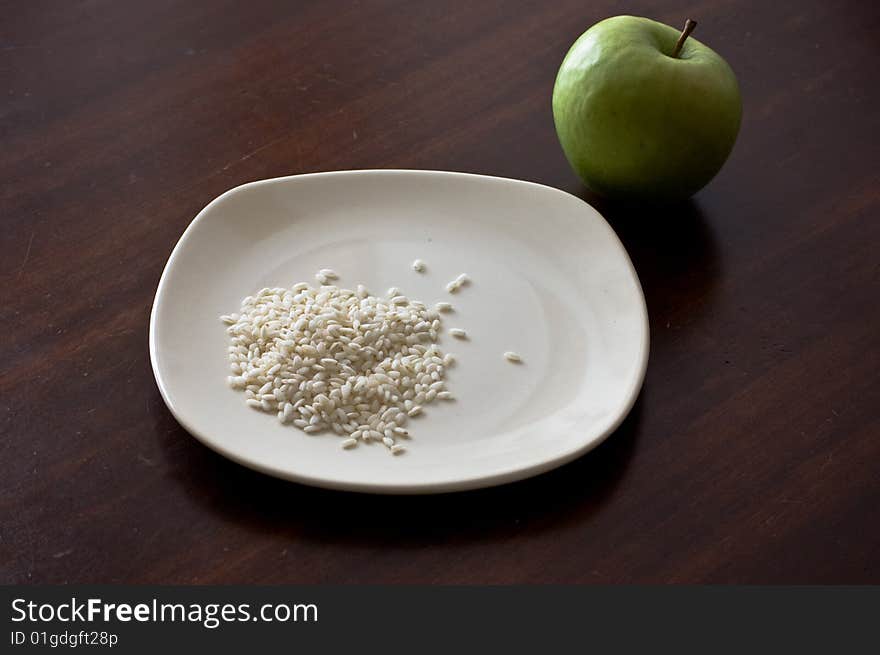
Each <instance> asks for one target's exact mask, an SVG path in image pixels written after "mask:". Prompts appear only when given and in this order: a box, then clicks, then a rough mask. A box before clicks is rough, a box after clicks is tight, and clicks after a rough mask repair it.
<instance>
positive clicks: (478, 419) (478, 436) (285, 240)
mask: <svg viewBox="0 0 880 655" xmlns="http://www.w3.org/2000/svg"><path fill="white" fill-rule="evenodd" d="M416 258H420V259H423V260H424V261H425V262H426V263H427V267H428V268H427V271H426V272H425V273H423V274H419V273H416V272H415V271H413V270H412V267H411V263H412V261H413V260H414V259H416ZM320 268H332V269H335V270H336V271H338V272H339V273H340V275H341V279H340V280H339V281H338V282H336V284H338V285H339V286H343V287H347V288H355V286H356V285H357V284H359V283H360V284H364V285H366V286H367V288H368V289H369V290H370V291H371V292H372V293H374V294H375V295H384V293H385V290H386V289H387V288H388V287H391V286H397V287H400V288H401V289H402V291H403V292H404V293H405V294H406V295H407V296H409V298H411V299H414V300H421V301H423V302H425V303H427V304H431V305H433V303H435V302H437V301H440V300H447V301H450V302H452V303H453V304H454V306H455V312H454V313H451V314H448V315H444V317H443V319H444V320H443V327H444V334H443V335H442V337H441V340H440V342H439V345H440V348H441V349H442V350H443V352H453V353H455V354H456V356H457V359H458V364H457V366H456V367H454V368H451V369H449V371H448V375H447V383H448V386H449V388H450V390H451V391H452V392H453V393H454V394H455V396H456V398H457V400H456V401H455V402H443V403H440V402H436V403H434V404H432V405H430V406H428V407H427V408H426V412H425V415H424V416H422V417H419V418H417V419H414V420H412V421H411V422H410V425H409V426H408V427H409V428H410V430H411V432H412V435H413V438H412V439H411V440H410V441H408V442H407V443H406V444H405V445H406V447H407V452H406V453H404V454H403V455H400V456H396V457H395V456H391V455H390V454H389V453H388V450H387V449H386V448H385V447H384V446H382V445H380V444H378V445H372V446H370V445H361V446H359V447H358V448H355V449H353V450H350V451H343V450H342V449H341V448H340V441H341V438H340V437H338V436H337V435H335V434H332V433H327V434H323V435H319V436H311V435H306V434H304V433H303V432H301V431H300V430H298V429H297V428H294V427H292V426H289V425H288V426H285V425H282V424H281V423H280V422H279V421H278V420H277V419H276V417H275V416H273V415H271V414H265V413H262V412H259V411H255V410H253V409H251V408H249V407H248V406H246V405H245V403H244V395H243V394H242V393H241V392H239V391H234V390H232V389H231V388H230V387H229V386H228V385H227V383H226V377H227V375H229V370H228V363H227V359H226V348H227V346H228V337H227V334H226V331H225V326H224V325H223V324H221V323H220V321H219V320H218V316H219V315H221V314H228V313H232V312H236V311H238V308H239V305H240V302H241V299H242V298H244V297H245V296H247V295H250V294H252V293H254V292H255V291H257V290H259V289H260V288H262V287H276V286H277V287H288V286H291V285H293V284H294V283H296V282H300V281H307V282H310V283H314V274H315V272H316V271H317V270H318V269H320ZM462 272H466V273H467V274H468V275H469V276H470V277H471V279H472V280H473V282H472V284H471V285H470V286H467V287H465V288H463V289H462V290H461V291H460V292H459V293H457V294H455V295H450V294H449V293H447V292H446V290H445V285H446V283H447V282H448V281H449V280H451V279H453V278H454V277H456V276H457V275H458V274H459V273H462ZM449 327H462V328H465V329H466V330H467V332H468V335H469V340H467V341H460V340H458V339H453V338H451V337H449V336H448V333H446V332H445V331H446V329H448V328H449ZM507 350H513V351H516V352H518V353H520V354H521V355H522V357H523V360H524V362H523V363H522V364H512V363H510V362H508V361H506V360H505V359H504V358H503V356H502V354H503V353H504V351H507ZM150 356H151V359H152V364H153V371H154V374H155V376H156V382H157V383H158V385H159V390H160V391H161V393H162V397H163V398H164V399H165V402H166V404H167V405H168V407H169V409H170V410H171V411H172V413H173V414H174V416H175V417H176V418H177V420H178V421H179V422H180V423H181V424H182V425H183V426H184V427H185V428H186V429H187V430H188V431H189V432H191V433H192V434H193V435H194V436H195V437H196V438H198V439H199V440H200V441H202V442H203V443H204V444H206V445H207V446H209V447H211V448H213V449H214V450H216V451H218V452H219V453H221V454H223V455H225V456H226V457H229V458H230V459H233V460H235V461H236V462H239V463H241V464H244V465H245V466H249V467H251V468H254V469H256V470H259V471H262V472H264V473H268V474H270V475H276V476H279V477H282V478H287V479H290V480H295V481H297V482H302V483H304V484H311V485H317V486H322V487H331V488H336V489H348V490H353V491H368V492H376V493H430V492H441V491H457V490H463V489H473V488H477V487H485V486H490V485H496V484H501V483H504V482H510V481H513V480H518V479H521V478H525V477H528V476H531V475H535V474H537V473H540V472H542V471H546V470H548V469H551V468H553V467H556V466H559V465H560V464H563V463H565V462H567V461H570V460H571V459H574V458H575V457H577V456H579V455H581V454H583V453H585V452H586V451H588V450H590V449H591V448H593V447H594V446H596V445H597V444H598V443H600V442H601V441H602V440H603V439H604V438H605V437H607V436H608V435H609V434H610V433H611V432H612V431H613V430H614V429H615V428H616V427H617V426H618V425H619V424H620V422H621V421H622V420H623V419H624V417H625V416H626V414H627V413H628V412H629V410H630V408H631V407H632V405H633V403H634V402H635V399H636V396H637V395H638V392H639V388H640V387H641V384H642V380H643V378H644V375H645V368H646V365H647V360H648V319H647V312H646V309H645V301H644V297H643V295H642V290H641V286H640V285H639V281H638V278H637V276H636V273H635V271H634V269H633V267H632V264H631V263H630V260H629V258H628V256H627V254H626V252H625V251H624V249H623V246H622V245H621V243H620V241H619V240H618V238H617V236H616V235H615V234H614V232H613V230H612V229H611V228H610V226H609V225H608V224H607V223H606V222H605V220H604V219H603V218H602V217H601V216H600V215H599V213H598V212H597V211H596V210H595V209H593V208H592V207H590V206H589V205H588V204H587V203H585V202H583V201H582V200H580V199H578V198H576V197H574V196H572V195H569V194H567V193H564V192H562V191H559V190H557V189H553V188H550V187H546V186H542V185H539V184H533V183H530V182H521V181H517V180H509V179H502V178H495V177H486V176H481V175H469V174H464V173H449V172H439V171H404V170H376V171H369V170H365V171H340V172H331V173H315V174H309V175H296V176H292V177H284V178H278V179H273V180H264V181H260V182H252V183H250V184H245V185H243V186H240V187H237V188H235V189H232V190H230V191H227V192H226V193H224V194H223V195H221V196H220V197H219V198H217V199H216V200H214V201H213V202H211V203H210V204H209V205H208V206H207V207H205V209H203V210H202V211H201V212H200V213H199V215H198V216H196V218H195V220H193V222H192V223H191V224H190V226H189V227H188V228H187V229H186V231H185V232H184V234H183V236H182V237H181V239H180V241H179V242H178V244H177V246H176V247H175V248H174V251H173V252H172V253H171V257H170V258H169V260H168V264H167V265H166V267H165V271H164V272H163V274H162V279H161V281H160V282H159V288H158V290H157V292H156V299H155V302H154V304H153V313H152V317H151V322H150Z"/></svg>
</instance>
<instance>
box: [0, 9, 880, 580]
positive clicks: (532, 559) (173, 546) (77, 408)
mask: <svg viewBox="0 0 880 655" xmlns="http://www.w3.org/2000/svg"><path fill="white" fill-rule="evenodd" d="M622 11H624V10H623V9H622V8H621V7H620V6H619V4H618V3H616V2H612V1H611V0H597V1H595V2H590V3H584V2H582V1H580V0H565V1H564V2H554V3H545V2H538V1H537V0H536V1H510V2H500V1H497V0H486V1H483V2H478V3H474V2H452V3H434V2H426V1H425V2H403V1H400V0H398V1H377V2H320V3H317V2H316V3H305V2H303V3H297V2H282V1H279V2H269V1H266V0H250V1H249V2H232V1H223V2H221V1H214V2H190V1H187V2H184V1H183V0H161V1H157V2H150V3H143V2H134V1H125V2H120V1H114V2H110V1H109V0H95V1H92V2H78V3H73V2H48V1H40V2H29V3H21V2H18V3H9V4H8V6H7V7H5V10H4V12H3V15H4V29H3V31H2V36H0V38H2V41H0V46H2V59H0V61H2V65H0V92H2V94H3V96H2V97H3V102H2V105H0V131H2V132H0V133H2V138H3V143H4V146H5V147H4V148H3V149H2V151H0V185H2V195H0V197H2V201H0V217H2V218H0V220H2V232H0V244H2V253H3V256H2V258H0V309H2V311H0V327H2V334H3V339H2V341H0V360H2V361H0V375H2V378H0V393H2V422H0V475H2V480H3V482H2V486H0V582H6V583H22V582H52V583H62V582H138V583H146V582H163V583H208V582H215V583H216V582H230V583H231V582H247V583H282V582H285V583H299V582H342V583H348V582H355V583H362V582H392V583H395V582H446V583H466V582H472V583H508V582H597V583H608V582H737V583H801V582H812V583H867V582H873V583H878V582H880V509H878V508H880V467H878V461H880V411H878V408H880V380H878V370H880V355H878V352H880V349H878V346H880V343H878V334H880V330H878V328H880V302H878V301H880V293H878V292H880V258H878V255H877V252H878V244H880V215H878V213H880V212H878V210H880V168H878V162H880V146H878V144H880V140H878V139H877V134H880V112H878V111H877V106H878V104H880V87H878V85H877V84H876V78H877V68H878V65H880V41H878V39H877V36H876V35H877V34H878V32H880V10H878V8H877V5H876V4H875V3H867V2H860V1H857V0H852V1H851V2H841V3H826V2H820V1H819V0H808V1H805V2H801V3H781V2H774V3H751V2H746V1H745V0H728V1H719V2H708V1H703V2H668V3H659V2H650V1H647V0H643V1H638V2H632V3H628V4H627V7H626V11H627V12H629V13H635V14H641V15H648V16H651V17H653V18H656V19H658V20H661V21H664V22H667V23H670V24H672V25H680V24H682V22H683V20H684V18H686V17H691V18H694V19H696V20H697V21H698V22H699V24H700V27H699V29H698V34H696V35H695V36H696V37H697V38H700V39H701V40H704V41H705V42H706V43H708V44H710V45H711V46H712V47H713V48H715V49H716V50H718V51H719V52H721V53H722V54H723V55H724V56H725V57H726V58H727V59H728V61H729V62H730V64H731V65H732V67H733V68H734V70H735V71H736V72H737V74H738V76H739V79H740V82H741V86H742V91H743V96H744V109H745V114H744V123H743V127H742V132H741V134H740V138H739V141H738V143H737V146H736V148H735V150H734V153H733V156H732V158H731V160H730V161H729V162H728V163H727V165H726V166H725V168H724V169H723V170H722V172H721V173H720V175H719V176H718V177H717V178H716V179H715V180H714V181H713V182H712V184H711V185H709V186H708V187H707V188H706V189H705V190H703V191H702V192H701V193H699V194H698V195H697V196H696V197H695V198H694V199H693V200H692V201H690V202H688V203H686V204H685V205H683V206H680V207H673V208H668V209H665V210H656V211H646V210H645V209H639V208H629V207H622V206H619V205H613V204H610V203H607V202H603V201H601V200H600V199H597V198H594V197H592V196H591V195H589V194H588V193H586V192H584V191H583V189H582V187H581V186H580V184H579V183H578V181H577V179H576V178H575V177H574V175H573V174H572V173H571V171H570V170H569V168H568V166H567V164H566V162H565V160H564V158H563V156H562V153H561V150H560V148H559V146H558V144H557V142H556V138H555V134H554V130H553V125H552V118H551V115H550V106H549V104H550V91H551V89H552V85H553V79H554V76H555V72H556V69H557V67H558V65H559V62H560V61H561V59H562V56H563V55H564V53H565V51H566V50H567V48H568V46H569V45H570V44H571V42H572V41H573V40H574V39H575V38H576V37H577V36H578V35H579V34H580V33H581V32H582V31H583V30H584V29H585V28H586V27H588V26H589V25H590V24H592V23H593V22H595V21H597V20H599V19H601V18H604V17H606V16H609V15H613V14H616V13H621V12H622ZM368 167H377V168H384V167H401V168H437V169H452V170H463V171H474V172H480V173H487V174H494V175H502V176H509V177H516V178H523V179H527V180H534V181H538V182H542V183H545V184H549V185H552V186H556V187H559V188H561V189H564V190H566V191H569V192H572V193H575V194H579V195H581V196H582V197H585V198H586V199H587V200H588V201H590V202H592V203H594V204H595V205H596V206H597V207H598V208H599V209H600V211H602V212H603V213H604V214H605V216H606V217H607V218H608V219H609V221H610V222H611V223H612V225H613V226H614V228H615V229H616V230H617V231H618V233H619V234H620V236H621V238H622V239H623V241H624V243H625V245H626V247H627V249H628V250H629V252H630V254H631V256H632V258H633V261H634V263H635V265H636V268H637V269H638V272H639V275H640V277H641V279H642V283H643V285H644V289H645V293H646V296H647V301H648V308H649V312H650V316H651V338H652V354H651V361H650V366H649V370H648V375H647V380H646V383H645V387H644V390H643V393H642V395H641V397H640V400H639V402H638V403H637V405H636V408H635V410H634V411H633V413H632V415H631V416H630V417H629V418H628V419H627V420H626V422H625V423H624V425H623V426H622V427H621V428H620V429H619V430H618V432H617V433H616V434H615V435H614V436H613V437H612V438H611V439H609V440H608V441H607V442H606V443H605V444H603V445H602V446H601V447H600V448H599V449H598V450H596V451H595V452H593V453H591V454H589V455H588V456H586V457H583V458H581V459H580V460H578V461H576V462H574V463H573V464H571V465H568V466H566V467H564V468H562V469H560V470H557V471H555V472H552V473H549V474H546V475H543V476H541V477H539V478H536V479H533V480H529V481H525V482H521V483H517V484H514V485H510V486H507V487H501V488H497V489H491V490H486V491H481V492H475V493H467V494H461V495H452V496H443V497H431V498H382V497H369V496H356V495H348V494H342V493H333V492H327V491H320V490H316V489H309V488H305V487H301V486H298V485H294V484H289V483H285V482H281V481H277V480H273V479H270V478H267V477H263V476H261V475H258V474H256V473H252V472H250V471H248V470H245V469H243V468H241V467H239V466H236V465H235V464H232V463H230V462H227V461H226V460H224V459H222V458H221V457H219V456H217V455H215V454H213V453H212V452H210V451H208V450H207V449H206V448H204V447H202V446H200V445H199V444H198V443H197V442H196V441H195V440H194V439H192V438H191V437H189V436H188V435H187V434H186V432H185V431H184V430H183V429H182V428H180V427H179V426H178V425H177V423H176V422H175V421H174V420H173V418H172V417H171V416H170V414H169V412H168V411H167V410H166V409H165V406H164V405H163V403H162V401H161V399H160V397H159V394H158V391H157V389H156V386H155V383H154V381H153V377H152V373H151V370H150V365H149V356H148V353H147V324H148V316H149V309H150V304H151V301H152V298H153V294H154V291H155V287H156V283H157V281H158V278H159V275H160V273H161V270H162V267H163V265H164V263H165V260H166V258H167V256H168V254H169V253H170V251H171V248H172V247H173V245H174V243H175V241H176V239H177V238H178V236H179V235H180V233H181V232H182V231H183V229H184V228H185V226H186V225H187V224H188V222H189V221H190V220H191V219H192V217H193V216H194V215H195V214H196V212H197V211H198V210H199V209H200V208H201V207H202V206H204V205H205V204H206V203H207V202H208V201H210V200H211V199H212V198H214V197H215V196H217V195H218V194H220V193H221V192H223V191H224V190H226V189H228V188H230V187H232V186H235V185H237V184H240V183H243V182H246V181H250V180H255V179H260V178H266V177H273V176H278V175H286V174H292V173H301V172H308V171H318V170H332V169H345V168H368Z"/></svg>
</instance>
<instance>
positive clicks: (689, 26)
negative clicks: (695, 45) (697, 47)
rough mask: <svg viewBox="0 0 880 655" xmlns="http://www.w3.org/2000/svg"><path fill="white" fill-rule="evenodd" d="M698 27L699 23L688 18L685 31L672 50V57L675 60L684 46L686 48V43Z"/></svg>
mask: <svg viewBox="0 0 880 655" xmlns="http://www.w3.org/2000/svg"><path fill="white" fill-rule="evenodd" d="M696 26H697V21H695V20H691V19H690V18H688V19H687V20H686V21H685V24H684V29H683V30H682V31H681V35H680V36H679V37H678V41H676V42H675V47H674V48H673V49H672V54H671V55H670V56H671V57H672V58H673V59H675V58H676V57H678V53H679V52H681V48H682V46H684V42H685V41H686V40H687V38H688V37H689V36H690V35H691V32H693V31H694V28H695V27H696Z"/></svg>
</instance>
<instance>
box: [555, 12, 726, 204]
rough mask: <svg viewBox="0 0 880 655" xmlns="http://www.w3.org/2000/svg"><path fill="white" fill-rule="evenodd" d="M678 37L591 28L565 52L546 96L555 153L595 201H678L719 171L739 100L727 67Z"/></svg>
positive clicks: (641, 22)
mask: <svg viewBox="0 0 880 655" xmlns="http://www.w3.org/2000/svg"><path fill="white" fill-rule="evenodd" d="M695 25H696V23H694V22H693V21H688V23H687V25H686V28H685V31H684V32H681V33H680V32H679V30H676V29H674V28H672V27H669V26H668V25H664V24H663V23H658V22H656V21H653V20H650V19H648V18H639V17H636V16H615V17H613V18H608V19H606V20H603V21H601V22H600V23H596V24H595V25H593V26H592V27H591V28H590V29H588V30H587V31H586V32H584V33H583V34H582V35H581V36H580V38H579V39H578V40H577V41H575V43H574V45H573V46H572V47H571V49H570V50H569V51H568V54H567V55H566V56H565V59H564V60H563V62H562V66H561V67H560V69H559V74H558V75H557V77H556V85H555V86H554V88H553V119H554V121H555V123H556V132H557V134H558V135H559V141H560V142H561V143H562V149H563V150H564V151H565V155H566V157H567V158H568V161H569V162H570V163H571V165H572V167H573V168H574V170H575V172H577V173H578V175H580V177H581V179H583V181H584V183H585V184H586V185H587V186H588V187H589V188H590V189H592V190H593V191H595V192H596V193H598V194H600V195H604V196H608V197H614V198H626V199H633V200H647V201H672V200H679V199H683V198H687V197H689V196H691V195H693V194H694V193H696V192H697V191H699V190H700V189H701V188H703V187H704V186H705V185H706V184H707V183H708V182H709V180H711V179H712V178H713V177H714V176H715V174H716V173H717V172H718V171H719V170H720V169H721V166H722V165H723V164H724V161H725V160H726V159H727V156H728V155H729V154H730V151H731V149H732V148H733V143H734V141H736V135H737V132H739V124H740V118H741V116H742V100H741V98H740V94H739V85H738V84H737V82H736V76H735V75H734V73H733V70H731V68H730V66H728V65H727V62H726V61H724V59H723V58H722V57H721V56H720V55H718V54H717V53H716V52H715V51H714V50H712V49H711V48H709V47H708V46H706V45H704V44H702V43H700V42H699V41H697V40H696V39H693V38H689V36H688V35H689V34H690V31H691V30H692V29H693V27H694V26H695Z"/></svg>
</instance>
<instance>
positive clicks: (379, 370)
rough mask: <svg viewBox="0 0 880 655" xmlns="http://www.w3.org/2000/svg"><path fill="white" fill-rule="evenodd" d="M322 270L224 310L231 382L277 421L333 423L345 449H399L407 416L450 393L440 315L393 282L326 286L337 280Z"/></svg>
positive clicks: (313, 427)
mask: <svg viewBox="0 0 880 655" xmlns="http://www.w3.org/2000/svg"><path fill="white" fill-rule="evenodd" d="M419 263H420V264H422V266H421V268H423V263H422V262H419ZM319 276H320V277H319V282H321V283H322V286H320V287H318V288H313V287H312V286H311V285H309V284H307V283H305V282H301V283H299V284H295V285H294V286H293V287H291V288H289V289H283V288H271V289H270V288H266V289H261V290H260V291H259V293H257V294H256V295H255V296H249V297H247V298H245V299H244V300H243V301H242V304H241V310H240V311H239V313H236V314H230V315H228V316H222V317H221V319H222V320H223V321H224V322H225V323H226V324H227V325H228V328H227V332H228V333H229V336H230V338H231V345H230V347H229V362H230V367H231V370H232V375H231V376H230V377H229V384H230V385H231V386H232V387H233V388H235V389H241V390H244V393H245V396H246V402H247V404H248V405H250V406H252V407H254V408H257V409H260V410H263V411H266V412H273V413H276V414H277V416H278V419H279V420H280V421H281V422H282V423H289V424H292V425H294V426H296V427H298V428H301V429H302V430H303V431H305V432H307V433H310V434H312V433H319V432H322V431H327V430H331V431H333V432H335V433H336V434H338V435H340V436H342V437H344V439H343V441H342V444H341V445H342V447H343V448H353V447H355V446H357V445H358V444H359V443H366V442H371V441H377V442H381V443H383V444H384V445H385V446H386V447H387V448H388V449H389V450H390V452H391V453H393V454H399V453H401V452H403V451H404V447H403V446H402V445H400V444H399V443H398V440H399V439H400V438H406V437H408V436H409V432H408V431H407V429H406V426H407V422H408V421H409V420H410V418H412V417H415V416H418V415H419V414H420V413H421V412H422V407H423V406H424V405H428V404H430V403H431V402H433V401H434V400H452V399H453V397H452V394H451V393H450V392H449V391H447V390H446V384H445V382H444V376H445V371H446V369H447V367H449V366H450V365H451V364H452V362H453V356H452V355H449V354H447V355H445V356H444V355H442V354H441V352H440V350H439V349H438V348H437V346H436V345H435V343H436V341H437V336H438V332H439V331H440V328H441V321H440V315H439V313H438V312H437V311H436V310H435V309H429V308H427V307H426V306H425V305H424V304H423V303H421V302H417V301H412V300H409V299H408V298H406V297H405V296H403V295H400V293H399V291H398V290H397V289H392V290H391V291H392V292H395V293H394V294H393V297H390V298H379V297H376V296H372V295H370V294H369V293H368V292H367V290H366V289H365V288H364V287H363V286H360V285H359V286H358V288H357V290H356V291H351V290H349V289H341V288H339V287H336V286H333V285H328V284H326V283H327V282H329V281H330V280H333V279H336V275H335V273H333V271H331V270H329V269H325V270H322V271H321V272H320V273H319ZM443 305H444V306H443V307H442V308H441V309H446V305H448V303H444V304H443Z"/></svg>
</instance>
